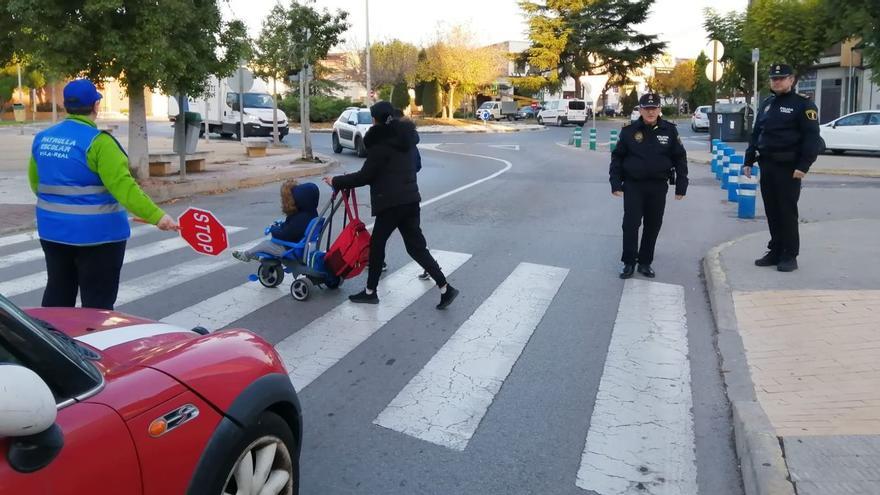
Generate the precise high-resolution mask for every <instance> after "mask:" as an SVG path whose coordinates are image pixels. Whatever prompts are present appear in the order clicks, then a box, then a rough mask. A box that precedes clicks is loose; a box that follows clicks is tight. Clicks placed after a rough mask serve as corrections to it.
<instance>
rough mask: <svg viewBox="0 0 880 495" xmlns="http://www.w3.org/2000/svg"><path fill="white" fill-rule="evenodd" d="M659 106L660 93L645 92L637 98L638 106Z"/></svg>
mask: <svg viewBox="0 0 880 495" xmlns="http://www.w3.org/2000/svg"><path fill="white" fill-rule="evenodd" d="M659 106H660V95H658V94H656V93H645V94H643V95H642V97H641V98H639V107H641V108H657V107H659Z"/></svg>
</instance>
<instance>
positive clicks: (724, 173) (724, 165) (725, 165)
mask: <svg viewBox="0 0 880 495" xmlns="http://www.w3.org/2000/svg"><path fill="white" fill-rule="evenodd" d="M734 154H736V150H734V149H733V148H730V147H725V148H724V157H723V158H722V161H721V189H724V190H727V178H728V175H729V174H730V157H731V156H733V155H734Z"/></svg>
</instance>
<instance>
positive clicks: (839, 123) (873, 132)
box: [819, 110, 880, 154]
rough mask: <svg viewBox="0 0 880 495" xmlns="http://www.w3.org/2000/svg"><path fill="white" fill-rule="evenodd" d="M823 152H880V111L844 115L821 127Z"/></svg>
mask: <svg viewBox="0 0 880 495" xmlns="http://www.w3.org/2000/svg"><path fill="white" fill-rule="evenodd" d="M819 135H821V136H822V148H821V149H822V151H830V152H832V153H837V154H840V153H843V152H844V151H880V111H876V110H868V111H864V112H855V113H851V114H849V115H844V116H843V117H840V118H839V119H836V120H832V121H831V122H828V123H827V124H822V125H821V126H819Z"/></svg>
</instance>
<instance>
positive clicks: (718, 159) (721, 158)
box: [715, 143, 727, 181]
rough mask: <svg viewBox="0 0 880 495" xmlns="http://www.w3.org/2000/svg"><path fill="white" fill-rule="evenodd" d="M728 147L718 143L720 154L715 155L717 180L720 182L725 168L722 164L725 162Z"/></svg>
mask: <svg viewBox="0 0 880 495" xmlns="http://www.w3.org/2000/svg"><path fill="white" fill-rule="evenodd" d="M726 147H727V145H725V144H724V143H718V152H717V153H716V154H715V179H716V180H719V181H720V180H721V169H722V166H723V165H722V163H723V162H724V148H726Z"/></svg>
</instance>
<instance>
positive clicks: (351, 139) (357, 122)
mask: <svg viewBox="0 0 880 495" xmlns="http://www.w3.org/2000/svg"><path fill="white" fill-rule="evenodd" d="M370 127H373V117H372V115H370V109H369V108H358V107H349V108H346V109H345V110H344V111H343V112H342V114H340V115H339V118H338V119H336V122H333V135H332V136H331V138H330V140H331V141H332V142H333V152H334V153H342V150H343V148H348V149H350V150H354V152H355V153H357V156H359V157H361V158H364V157H366V156H367V148H366V146H364V136H366V135H367V131H368V130H369V129H370Z"/></svg>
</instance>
